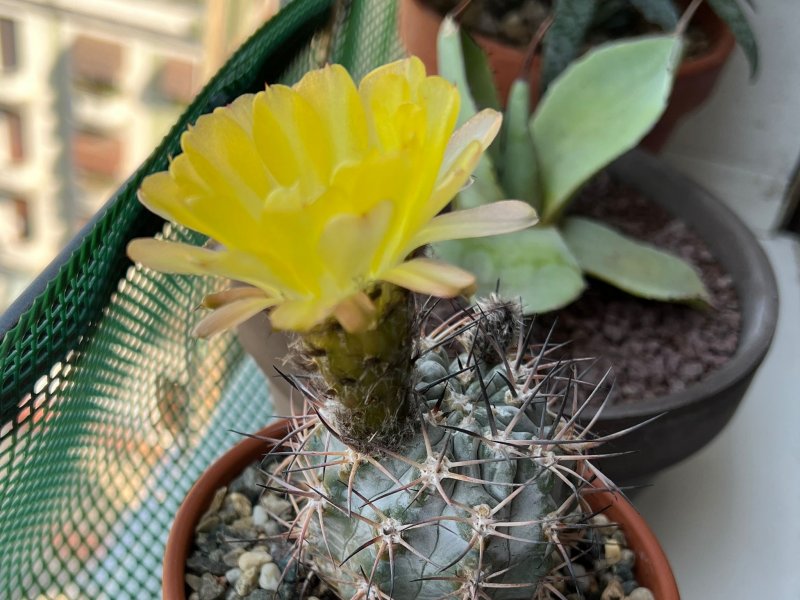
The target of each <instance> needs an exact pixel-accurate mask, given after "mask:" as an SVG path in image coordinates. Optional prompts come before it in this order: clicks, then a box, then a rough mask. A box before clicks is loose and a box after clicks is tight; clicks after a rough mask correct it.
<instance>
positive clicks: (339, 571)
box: [271, 297, 601, 600]
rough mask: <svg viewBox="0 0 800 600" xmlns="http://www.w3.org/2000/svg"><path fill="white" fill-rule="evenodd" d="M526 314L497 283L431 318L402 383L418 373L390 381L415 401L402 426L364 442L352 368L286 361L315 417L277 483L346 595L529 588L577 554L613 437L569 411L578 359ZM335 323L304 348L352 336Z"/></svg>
mask: <svg viewBox="0 0 800 600" xmlns="http://www.w3.org/2000/svg"><path fill="white" fill-rule="evenodd" d="M406 306H408V305H407V304H406ZM419 312H422V313H425V312H429V311H427V309H426V308H425V307H422V308H421V309H419V310H416V309H413V308H412V314H414V313H419ZM521 326H522V315H521V312H520V307H519V305H518V304H516V303H510V302H504V301H502V300H500V299H498V298H496V297H493V298H489V299H487V300H485V301H479V302H478V303H477V304H476V305H475V306H474V307H473V308H471V309H467V310H465V311H464V312H461V313H456V314H455V315H454V316H452V317H451V318H450V319H449V320H448V321H446V322H444V323H441V324H438V326H437V327H435V328H432V329H430V330H429V331H426V330H427V329H428V328H427V327H426V326H425V324H424V323H423V324H422V325H421V326H420V331H419V335H418V336H409V337H407V340H408V342H409V343H413V352H412V353H411V355H413V360H412V361H410V362H406V365H405V373H404V377H403V378H401V379H400V380H397V381H396V382H395V383H394V384H393V385H398V384H400V381H405V382H406V384H405V385H402V387H401V389H400V390H395V391H393V392H390V393H397V392H399V393H400V397H402V399H403V402H407V403H408V405H409V407H408V410H403V411H398V413H397V414H398V418H397V420H396V422H395V423H394V425H395V430H394V431H391V432H385V433H384V434H383V435H373V436H372V437H368V436H367V434H366V432H365V437H364V438H362V439H360V440H348V439H346V437H345V436H344V435H343V433H342V432H343V431H346V430H347V421H348V419H349V414H348V411H350V410H354V411H358V410H359V408H358V407H351V408H345V407H343V405H342V403H341V402H340V401H339V400H338V397H339V394H338V393H337V392H333V393H332V392H331V389H332V388H333V389H334V390H339V389H341V388H343V387H347V386H348V385H352V384H351V383H350V382H349V381H341V380H339V381H337V380H336V379H335V378H332V377H331V374H330V371H329V370H327V369H325V368H323V369H321V370H317V371H311V372H308V373H300V374H298V375H296V376H288V375H287V377H288V378H289V379H290V380H291V381H292V383H293V385H294V386H295V388H296V389H297V390H298V391H299V392H301V393H302V394H303V396H304V397H305V398H306V399H307V402H308V405H309V406H310V407H311V409H312V410H311V411H308V412H311V413H312V414H313V415H315V416H313V417H312V416H310V415H309V414H308V413H306V414H303V415H301V416H298V417H297V418H296V419H295V421H294V427H293V429H292V431H291V432H290V434H289V435H287V437H286V438H284V440H283V445H282V446H281V449H279V450H277V451H275V453H274V454H275V455H277V456H279V457H283V461H282V462H281V463H280V464H279V465H278V467H277V468H275V470H274V473H275V474H274V475H273V476H272V479H273V483H272V485H271V487H272V488H273V489H279V490H283V491H285V492H287V493H289V495H290V496H291V497H292V498H293V501H294V502H295V505H296V510H297V517H296V518H295V520H294V522H293V523H292V525H291V531H292V534H293V536H294V537H295V538H296V543H297V546H296V547H297V549H298V558H299V559H300V560H302V561H304V562H310V563H311V564H313V565H314V568H315V569H316V570H317V572H318V573H319V574H320V576H321V577H322V578H323V580H324V581H326V582H327V584H328V585H329V586H330V587H331V588H332V589H334V590H335V591H336V592H337V594H338V595H339V596H340V597H342V598H363V599H368V598H375V599H379V598H380V599H383V598H398V599H399V598H402V599H404V600H405V599H409V600H411V599H414V600H417V599H436V598H463V599H473V598H474V599H478V598H493V599H516V598H519V599H523V598H524V599H530V598H533V597H545V596H544V595H542V596H538V595H536V594H544V592H546V591H547V590H548V589H550V590H552V589H553V587H552V586H553V584H554V583H555V582H554V580H553V578H552V577H550V574H551V571H552V570H553V568H554V566H556V565H557V564H561V563H563V562H564V561H566V562H569V561H570V554H569V550H570V549H569V545H570V539H571V537H572V535H571V534H572V533H574V531H577V530H579V529H581V528H582V527H585V526H586V519H588V517H589V516H590V515H584V514H583V513H582V510H581V507H582V504H581V503H582V499H581V496H580V490H581V489H582V488H583V487H584V486H585V484H586V481H587V478H590V477H595V476H597V475H598V474H597V472H596V471H594V470H593V468H592V466H591V464H590V463H589V462H588V461H587V460H586V459H587V458H588V457H587V456H586V452H587V450H588V449H590V448H593V447H595V446H596V445H598V444H599V443H600V442H601V440H597V439H593V438H591V437H590V436H588V434H587V432H586V431H584V430H583V429H582V428H581V427H580V426H578V425H577V424H576V417H574V416H573V418H568V417H567V416H566V415H568V414H569V415H577V414H579V413H580V410H581V409H580V407H576V406H574V405H573V398H574V394H573V392H574V388H575V387H576V386H577V385H585V384H582V383H581V382H580V374H579V373H578V367H577V365H576V364H566V363H553V362H551V361H550V360H549V359H548V358H547V346H546V345H541V344H539V345H534V344H532V343H531V342H530V340H529V339H528V336H526V335H524V332H522V331H521ZM331 327H332V328H333V329H335V330H336V336H335V338H336V339H337V340H339V342H338V343H337V344H331V345H328V346H327V348H326V350H325V353H324V355H323V354H321V353H320V352H319V347H318V346H312V348H308V347H307V346H306V350H309V349H310V350H311V352H310V357H308V359H307V360H308V362H309V363H314V362H320V358H321V357H324V358H322V360H324V361H331V362H335V361H336V360H337V358H336V356H337V353H338V352H340V351H342V350H343V349H345V348H350V347H352V344H349V343H347V342H345V341H344V340H346V339H347V338H348V336H349V334H347V333H346V332H344V331H343V330H341V327H340V326H338V325H335V324H331ZM382 329H383V328H382V327H380V326H379V327H378V329H377V330H376V332H380V331H381V330H382ZM384 334H385V332H384ZM304 337H306V336H304ZM326 337H327V333H326ZM328 339H333V338H328ZM305 344H306V342H303V343H301V346H304V345H305ZM337 346H338V348H337ZM409 349H410V348H407V347H406V348H404V349H403V351H402V354H403V355H407V354H408V352H407V351H408V350H409ZM345 352H346V353H347V355H348V358H349V356H350V352H349V350H345ZM387 391H388V390H384V392H383V393H386V392H387ZM401 414H402V416H400V415H401ZM386 433H388V434H389V435H388V436H386Z"/></svg>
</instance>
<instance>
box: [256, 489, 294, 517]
mask: <svg viewBox="0 0 800 600" xmlns="http://www.w3.org/2000/svg"><path fill="white" fill-rule="evenodd" d="M260 502H261V506H263V507H264V508H265V509H266V510H267V512H268V513H272V514H273V515H275V516H276V517H280V516H283V515H284V513H288V512H289V510H290V509H291V508H292V503H291V502H289V501H288V500H284V499H283V498H279V497H278V496H276V495H274V494H264V495H263V496H261V499H260Z"/></svg>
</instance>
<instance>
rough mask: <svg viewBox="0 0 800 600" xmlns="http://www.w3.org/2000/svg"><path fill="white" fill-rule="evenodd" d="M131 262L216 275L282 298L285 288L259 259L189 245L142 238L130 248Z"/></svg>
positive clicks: (180, 271) (151, 266) (166, 269)
mask: <svg viewBox="0 0 800 600" xmlns="http://www.w3.org/2000/svg"><path fill="white" fill-rule="evenodd" d="M127 250H128V256H129V257H130V258H131V260H133V261H135V262H139V263H141V264H143V265H144V266H145V267H149V268H151V269H154V270H156V271H161V272H163V273H177V274H183V275H215V276H221V277H228V278H230V279H237V280H239V281H243V282H245V283H249V284H250V285H253V286H255V287H258V288H260V289H262V290H264V291H265V292H266V293H268V294H270V295H278V292H277V290H279V289H281V288H284V287H285V283H284V282H283V281H281V280H280V279H279V278H278V277H276V276H275V274H274V273H273V272H272V271H271V270H270V269H269V266H268V265H266V264H264V263H263V262H261V261H259V260H258V258H256V257H253V256H249V255H244V254H240V253H237V252H231V251H227V250H208V249H206V248H198V247H197V246H190V245H189V244H180V243H175V242H167V241H164V240H156V239H153V238H141V239H136V240H132V241H131V242H130V243H129V244H128V249H127Z"/></svg>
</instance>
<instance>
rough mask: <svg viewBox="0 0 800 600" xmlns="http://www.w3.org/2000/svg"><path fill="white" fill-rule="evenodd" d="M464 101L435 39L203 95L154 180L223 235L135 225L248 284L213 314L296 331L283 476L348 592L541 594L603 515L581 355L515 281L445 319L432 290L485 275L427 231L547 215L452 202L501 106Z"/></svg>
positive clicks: (482, 229)
mask: <svg viewBox="0 0 800 600" xmlns="http://www.w3.org/2000/svg"><path fill="white" fill-rule="evenodd" d="M458 111H459V96H458V92H457V90H456V88H455V86H453V85H451V84H450V83H448V82H446V81H445V80H443V79H441V78H439V77H428V76H426V74H425V71H424V67H423V66H422V64H421V63H420V62H419V61H418V60H416V59H414V58H411V59H408V60H404V61H399V62H397V63H392V64H390V65H386V66H383V67H380V68H379V69H377V70H375V71H373V72H371V73H369V74H368V75H366V76H365V77H364V79H363V80H362V81H361V82H360V84H359V85H358V86H356V85H355V83H354V82H353V81H352V80H351V79H350V76H349V74H348V73H347V72H346V71H345V70H344V69H343V68H341V67H339V66H336V65H333V66H329V67H326V68H324V69H320V70H318V71H312V72H310V73H308V74H307V75H306V76H305V77H303V79H302V80H301V81H300V82H298V83H297V84H296V85H294V86H293V87H291V88H290V87H286V86H279V85H275V86H269V87H268V88H267V89H266V90H265V91H264V92H261V93H259V94H255V95H248V96H243V97H241V98H239V99H237V100H236V101H234V102H233V103H232V104H231V105H230V106H228V107H226V108H222V109H217V110H216V111H214V113H213V114H211V115H205V116H203V117H201V118H200V119H198V121H197V123H196V124H195V126H194V127H193V128H192V129H190V130H189V131H187V132H186V133H185V134H184V135H183V137H182V139H181V146H182V148H183V154H181V155H179V156H177V157H176V158H175V159H174V160H173V161H172V163H171V164H170V168H169V170H168V171H166V172H163V173H156V174H154V175H151V176H150V177H148V178H147V179H145V181H144V182H143V184H142V188H141V191H140V199H141V200H142V202H143V203H145V205H147V206H148V207H149V208H151V209H152V210H154V211H155V212H157V213H158V214H160V215H162V216H164V217H166V218H168V219H171V220H174V221H176V222H178V223H179V224H181V225H183V226H185V227H188V228H191V229H194V230H196V231H198V232H200V233H204V234H206V235H207V236H209V237H210V238H212V239H213V241H214V242H216V243H215V244H212V245H210V246H206V247H203V248H198V247H194V246H190V245H186V244H176V243H171V242H166V241H162V240H158V239H143V240H134V241H133V242H132V243H131V244H130V246H129V254H130V255H131V257H133V258H134V259H136V260H138V261H139V262H141V263H143V264H144V265H145V266H148V267H151V268H155V269H159V270H162V271H167V272H174V273H184V274H195V275H216V276H224V277H228V278H231V279H236V280H239V281H241V282H244V283H245V284H247V285H245V286H240V287H233V288H231V289H228V290H224V291H221V292H217V293H214V294H210V295H209V296H207V297H206V298H205V299H204V301H203V306H204V307H205V308H208V309H210V310H211V312H210V313H209V314H208V315H207V316H205V317H204V318H203V320H202V321H201V322H200V323H199V324H198V325H197V327H196V333H197V334H198V335H200V336H201V337H202V336H208V335H213V334H215V333H218V332H220V331H222V330H224V329H227V328H230V327H232V326H235V325H236V324H238V323H241V322H242V321H244V320H246V319H248V318H249V317H251V316H252V315H254V314H256V313H258V312H260V311H263V310H267V311H269V316H270V320H271V321H272V325H273V327H275V328H277V329H284V330H289V331H293V332H295V333H296V334H297V338H298V339H297V343H296V344H295V361H294V363H295V364H296V365H299V366H300V369H299V370H297V369H295V370H289V373H287V374H286V375H285V377H286V378H287V379H289V381H290V382H291V383H292V384H293V385H294V388H295V390H296V391H297V393H298V394H302V396H303V397H304V398H305V405H306V410H305V411H304V412H303V413H302V414H299V415H296V416H294V418H293V422H294V425H295V426H294V428H293V430H292V432H291V434H290V435H289V436H288V437H287V438H286V440H285V444H284V446H283V447H282V449H280V450H278V451H277V455H278V456H279V457H281V460H279V461H278V462H279V464H278V466H277V469H276V470H275V472H274V475H273V479H274V485H275V486H276V487H280V488H282V489H284V490H285V491H286V492H287V494H288V495H289V496H290V498H291V499H292V501H293V502H294V503H295V508H296V513H297V516H296V519H295V521H294V523H293V524H292V526H291V528H290V530H289V536H290V537H293V538H294V539H295V540H296V542H297V545H296V558H297V561H298V562H300V563H305V564H309V565H310V566H311V568H312V570H313V571H315V572H318V573H319V574H320V576H322V577H323V578H324V579H325V581H326V582H327V583H328V585H329V586H330V587H331V588H332V589H334V590H335V591H336V592H337V593H338V594H339V595H340V596H341V597H342V598H354V599H364V600H369V599H386V598H397V599H403V600H407V599H423V598H431V599H433V598H450V597H452V598H475V599H477V598H498V599H506V598H509V599H511V598H531V597H532V596H533V595H534V594H540V593H545V592H547V591H548V590H551V591H552V590H553V589H554V588H552V585H553V582H552V581H551V580H549V579H548V573H549V572H550V571H551V568H552V567H553V566H554V564H555V563H557V562H562V561H566V562H567V563H568V564H569V556H568V551H567V546H568V544H569V542H570V539H571V538H573V537H575V535H576V533H575V532H576V531H577V530H580V529H582V525H585V523H583V520H584V518H585V517H584V516H582V512H581V511H580V510H579V509H580V508H581V502H582V501H581V497H580V488H581V487H582V484H583V483H585V480H584V477H587V476H589V475H591V474H592V473H593V471H592V468H591V466H590V465H589V464H588V463H585V461H584V458H585V456H584V454H583V452H584V451H585V450H586V449H588V448H591V447H593V446H595V445H596V444H597V443H598V440H595V439H590V438H589V437H588V434H587V433H586V432H585V431H582V430H580V429H579V428H578V427H577V425H576V421H577V414H579V413H580V407H577V406H575V405H574V398H575V397H576V396H575V395H574V394H573V391H574V389H575V386H577V385H582V382H581V377H580V371H579V369H578V366H577V365H576V364H551V361H549V359H548V356H547V347H546V345H542V346H535V345H533V344H532V343H531V341H530V340H529V339H528V335H527V334H526V333H525V332H524V331H523V330H522V328H521V326H520V325H521V316H520V315H521V308H520V307H519V306H518V305H517V304H516V303H509V302H505V301H503V300H501V299H499V298H490V299H488V300H486V301H484V302H479V303H478V304H477V305H476V306H475V307H473V308H471V309H465V310H464V311H458V312H456V314H455V315H454V316H453V317H451V318H449V319H445V320H444V321H443V322H436V321H435V319H434V318H433V317H430V316H429V315H430V314H431V312H432V311H431V308H432V303H433V302H434V301H433V300H428V301H424V300H422V299H421V298H424V297H438V298H453V297H456V296H459V295H463V294H469V293H470V292H471V290H472V289H473V287H474V282H475V278H474V277H473V276H472V274H471V273H469V272H467V271H464V270H462V269H460V268H457V267H453V266H452V265H449V264H446V263H443V262H440V261H437V260H434V259H432V258H429V257H427V256H425V250H424V248H425V247H426V246H427V245H428V244H430V243H433V242H437V241H442V240H450V239H459V238H466V237H476V236H486V235H496V234H501V233H507V232H512V231H518V230H520V229H523V228H525V227H528V226H530V225H532V224H533V223H535V222H536V214H535V211H534V210H533V209H532V208H531V207H530V206H529V205H527V204H525V203H522V202H516V201H503V202H496V203H492V204H488V205H484V206H480V207H477V208H473V209H466V210H458V211H453V212H450V213H446V214H441V215H440V214H439V213H440V211H441V210H442V209H443V208H444V207H445V206H446V205H447V204H448V202H449V201H450V200H451V199H452V197H453V196H454V195H455V194H456V193H457V192H458V191H459V190H460V189H461V188H462V187H463V186H464V185H465V184H466V183H467V182H468V181H469V178H470V174H471V172H472V171H473V169H474V168H475V167H476V165H477V164H478V161H479V160H480V157H481V154H482V153H483V151H484V150H485V149H486V147H487V145H488V144H489V143H490V142H491V141H492V139H493V138H494V137H495V135H496V134H497V131H498V129H499V127H500V116H499V115H498V114H497V113H496V112H495V111H493V110H488V109H487V110H485V111H482V112H480V113H478V114H477V115H475V116H474V117H473V118H472V119H470V120H469V121H467V122H466V123H465V124H464V125H463V126H462V127H461V128H459V129H458V130H455V131H454V129H455V123H456V119H457V115H458ZM566 414H572V415H575V416H573V417H571V418H566V417H565V416H564V415H566ZM578 472H580V473H581V475H578ZM548 586H549V587H548Z"/></svg>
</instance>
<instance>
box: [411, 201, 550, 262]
mask: <svg viewBox="0 0 800 600" xmlns="http://www.w3.org/2000/svg"><path fill="white" fill-rule="evenodd" d="M538 220H539V219H538V218H537V216H536V211H535V210H534V209H533V207H531V206H530V205H529V204H527V203H526V202H521V201H519V200H503V201H501V202H492V203H491V204H484V205H482V206H477V207H475V208H469V209H466V210H459V211H455V212H451V213H445V214H443V215H439V216H438V217H436V218H434V219H433V220H431V221H430V222H429V223H428V224H427V225H426V226H425V227H423V228H422V229H421V230H420V231H419V233H418V234H417V235H416V236H415V237H414V238H413V239H412V241H411V243H410V244H409V246H408V247H407V248H406V251H407V252H411V251H412V250H415V249H416V248H419V247H420V246H424V245H425V244H432V243H434V242H441V241H444V240H458V239H463V238H476V237H485V236H489V235H498V234H501V233H510V232H512V231H519V230H520V229H525V228H526V227H530V226H531V225H535V224H536V222H537V221H538Z"/></svg>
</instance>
